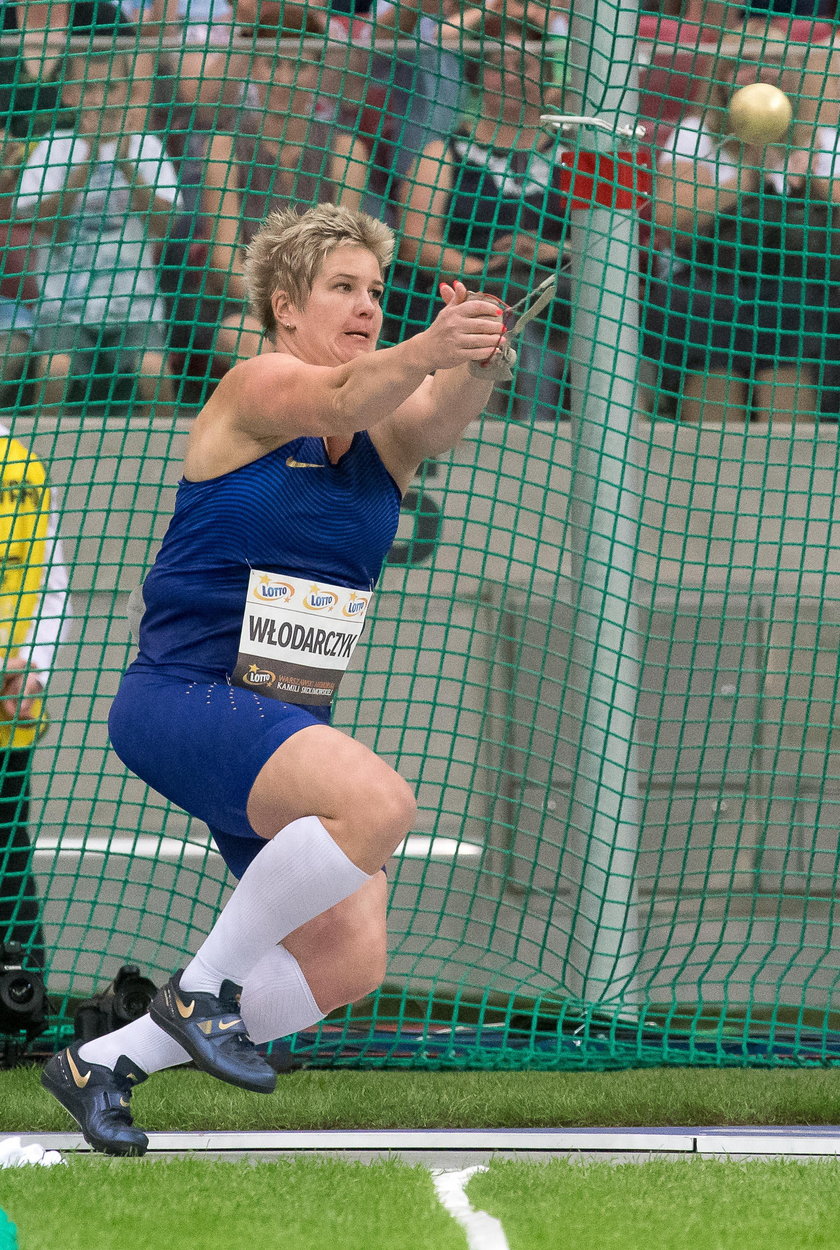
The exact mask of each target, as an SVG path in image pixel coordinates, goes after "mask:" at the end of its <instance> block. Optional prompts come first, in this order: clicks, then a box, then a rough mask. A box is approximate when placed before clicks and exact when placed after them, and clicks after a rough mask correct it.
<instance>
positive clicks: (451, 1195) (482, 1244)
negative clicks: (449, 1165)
mask: <svg viewBox="0 0 840 1250" xmlns="http://www.w3.org/2000/svg"><path fill="white" fill-rule="evenodd" d="M486 1171H487V1168H486V1167H483V1166H482V1165H480V1164H479V1165H477V1166H476V1167H471V1168H463V1169H462V1170H461V1171H460V1172H438V1171H433V1172H432V1180H433V1181H434V1185H435V1192H436V1193H437V1196H438V1198H439V1199H440V1203H441V1206H442V1207H444V1208H445V1209H446V1210H447V1211H448V1212H449V1214H450V1215H451V1216H452V1218H453V1219H455V1220H457V1221H458V1223H459V1224H460V1225H461V1227H462V1228H463V1230H464V1232H465V1233H466V1234H467V1246H468V1247H469V1250H510V1245H509V1243H508V1239H507V1237H506V1236H505V1230H504V1229H503V1228H502V1226H501V1224H500V1223H499V1221H498V1220H497V1219H496V1217H495V1216H494V1215H489V1214H488V1213H487V1211H477V1210H476V1209H475V1207H474V1206H472V1205H471V1203H470V1200H469V1198H468V1197H467V1195H466V1193H465V1192H464V1191H465V1189H466V1187H467V1183H468V1182H469V1179H470V1177H471V1176H475V1174H476V1172H486Z"/></svg>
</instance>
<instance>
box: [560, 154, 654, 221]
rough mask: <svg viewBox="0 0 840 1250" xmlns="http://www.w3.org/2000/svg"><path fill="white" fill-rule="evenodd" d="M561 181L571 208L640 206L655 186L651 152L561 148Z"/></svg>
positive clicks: (625, 207)
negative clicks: (565, 150)
mask: <svg viewBox="0 0 840 1250" xmlns="http://www.w3.org/2000/svg"><path fill="white" fill-rule="evenodd" d="M559 184H560V191H561V192H562V193H563V194H564V195H565V196H566V199H567V202H568V207H569V208H570V209H572V210H574V209H581V208H589V207H591V205H593V204H599V205H601V206H602V207H603V208H616V209H625V210H626V209H640V208H642V207H643V205H644V204H646V203H647V201H648V200H649V199H650V195H651V191H652V188H653V178H652V175H651V158H650V152H649V151H648V150H647V149H646V148H642V149H640V150H638V151H636V152H632V151H624V152H615V153H607V152H580V151H577V152H561V153H560V170H559Z"/></svg>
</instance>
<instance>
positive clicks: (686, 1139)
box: [20, 1129, 694, 1153]
mask: <svg viewBox="0 0 840 1250" xmlns="http://www.w3.org/2000/svg"><path fill="white" fill-rule="evenodd" d="M20 1137H21V1141H22V1142H23V1144H24V1145H26V1144H27V1143H29V1142H35V1141H36V1142H39V1143H40V1144H41V1145H42V1146H45V1147H48V1148H49V1149H50V1150H88V1149H90V1147H89V1146H88V1145H87V1143H86V1142H85V1140H84V1138H83V1137H82V1135H81V1134H80V1133H32V1134H29V1135H25V1134H20ZM173 1150H184V1151H187V1150H194V1151H205V1150H208V1151H209V1150H212V1151H225V1150H240V1151H242V1150H299V1151H307V1150H313V1151H317V1150H382V1151H388V1150H405V1151H410V1150H460V1151H465V1150H482V1151H491V1150H521V1151H525V1152H527V1151H576V1150H611V1151H616V1150H619V1151H622V1150H627V1151H667V1152H672V1153H673V1152H676V1153H684V1152H688V1153H693V1151H694V1137H693V1136H691V1135H689V1134H686V1133H679V1134H671V1133H666V1134H657V1135H655V1136H654V1135H651V1134H648V1133H645V1132H644V1131H643V1130H637V1131H633V1132H620V1131H619V1132H616V1131H615V1130H613V1129H608V1130H589V1131H585V1130H572V1129H570V1130H566V1129H558V1130H555V1131H552V1130H543V1129H536V1130H535V1129H521V1130H520V1129H509V1130H507V1129H417V1130H410V1129H406V1130H402V1129H397V1130H385V1129H382V1130H380V1129H377V1130H364V1129H362V1130H358V1129H355V1130H324V1131H319V1132H261V1133H149V1152H150V1153H153V1152H155V1151H173Z"/></svg>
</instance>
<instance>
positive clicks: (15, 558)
mask: <svg viewBox="0 0 840 1250" xmlns="http://www.w3.org/2000/svg"><path fill="white" fill-rule="evenodd" d="M49 517H50V488H49V486H48V485H47V474H46V471H45V469H44V466H43V464H42V463H41V461H40V460H39V459H38V457H37V456H36V455H35V454H34V452H31V451H29V449H28V448H26V447H24V445H23V443H20V442H18V440H17V439H16V438H12V437H11V436H10V435H8V436H0V665H2V662H3V659H4V658H5V659H8V658H10V657H12V656H16V655H17V654H18V653H19V651H20V649H21V647H22V646H23V645H24V644H25V643H26V641H27V639H28V638H29V637H30V635H31V633H32V631H33V629H34V627H35V624H36V622H37V620H38V614H39V610H40V605H41V600H42V596H43V593H44V588H45V584H46V579H47V573H48V569H47V560H46V555H47V530H48V526H49ZM0 714H2V713H0ZM46 728H47V719H46V715H45V712H44V708H43V702H42V700H40V699H38V700H36V701H35V705H34V713H33V718H32V720H31V721H29V720H27V721H26V722H25V724H22V725H21V724H17V722H16V721H14V720H11V721H3V720H0V750H4V749H6V748H8V747H27V746H31V745H32V743H33V742H35V741H36V740H37V739H38V738H39V737H40V736H41V734H42V733H44V731H45V730H46Z"/></svg>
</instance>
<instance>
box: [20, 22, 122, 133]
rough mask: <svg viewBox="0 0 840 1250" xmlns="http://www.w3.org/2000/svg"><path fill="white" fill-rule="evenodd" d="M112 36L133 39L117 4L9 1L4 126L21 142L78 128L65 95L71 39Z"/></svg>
mask: <svg viewBox="0 0 840 1250" xmlns="http://www.w3.org/2000/svg"><path fill="white" fill-rule="evenodd" d="M108 33H113V34H116V35H130V34H132V33H133V28H132V26H131V24H130V23H129V22H128V20H127V19H126V17H125V15H124V14H123V12H122V10H121V8H120V5H119V4H115V3H111V0H64V2H62V0H23V2H22V3H13V2H12V0H4V2H3V3H2V4H0V37H2V38H3V45H2V48H0V126H2V127H3V129H5V130H8V131H9V133H10V134H12V135H13V136H14V137H16V138H32V137H33V136H38V135H41V134H44V133H46V132H47V131H48V130H55V129H58V128H60V127H61V126H72V124H73V122H72V114H69V113H68V112H66V111H63V109H64V101H63V100H62V90H61V88H62V82H63V79H64V68H65V61H66V56H67V40H68V37H70V36H72V37H74V38H79V37H81V36H85V35H86V36H89V37H100V38H101V37H102V36H103V35H106V34H108ZM16 35H17V36H18V39H17V40H16V39H15V36H16ZM7 40H8V42H6V41H7Z"/></svg>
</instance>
